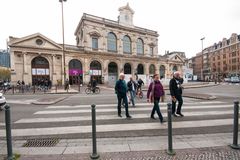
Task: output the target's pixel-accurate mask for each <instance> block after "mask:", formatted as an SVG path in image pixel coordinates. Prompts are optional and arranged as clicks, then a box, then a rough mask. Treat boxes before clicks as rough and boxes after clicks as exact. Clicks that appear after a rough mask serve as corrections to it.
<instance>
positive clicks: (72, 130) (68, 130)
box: [0, 119, 233, 137]
mask: <svg viewBox="0 0 240 160" xmlns="http://www.w3.org/2000/svg"><path fill="white" fill-rule="evenodd" d="M232 121H233V120H232V119H217V120H201V121H181V122H173V123H172V125H173V128H196V127H210V126H222V125H231V124H232V123H233V122H232ZM151 129H167V124H166V123H165V124H160V123H157V122H156V123H129V124H109V125H97V132H111V131H133V130H135V131H136V130H151ZM91 132H92V126H91V125H90V126H71V127H51V128H30V129H12V135H13V136H14V137H15V136H40V135H59V134H79V133H91ZM5 136H6V131H5V130H0V137H5Z"/></svg>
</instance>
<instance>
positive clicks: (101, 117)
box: [15, 111, 233, 124]
mask: <svg viewBox="0 0 240 160" xmlns="http://www.w3.org/2000/svg"><path fill="white" fill-rule="evenodd" d="M226 114H233V111H203V112H184V116H185V117H188V116H204V115H205V116H206V115H209V116H210V115H226ZM132 116H133V118H134V119H135V118H149V117H150V112H149V113H145V114H133V115H132ZM163 117H167V113H163ZM96 119H97V120H116V119H121V118H119V117H118V116H116V115H97V117H96ZM85 120H87V121H90V120H91V117H90V116H81V117H80V116H78V117H58V118H28V119H27V118H26V119H20V120H18V121H16V122H15V123H17V124H18V123H46V122H74V121H76V122H78V121H85Z"/></svg>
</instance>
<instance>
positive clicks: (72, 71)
mask: <svg viewBox="0 0 240 160" xmlns="http://www.w3.org/2000/svg"><path fill="white" fill-rule="evenodd" d="M82 74H83V70H81V69H69V75H70V76H78V75H82Z"/></svg>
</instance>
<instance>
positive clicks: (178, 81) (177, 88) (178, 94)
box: [169, 72, 184, 117]
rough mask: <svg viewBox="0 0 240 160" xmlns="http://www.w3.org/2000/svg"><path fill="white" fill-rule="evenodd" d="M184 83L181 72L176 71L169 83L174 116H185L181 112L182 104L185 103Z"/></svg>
mask: <svg viewBox="0 0 240 160" xmlns="http://www.w3.org/2000/svg"><path fill="white" fill-rule="evenodd" d="M182 83H183V78H181V77H180V73H179V72H174V74H173V78H172V79H171V80H170V83H169V90H170V94H171V96H172V115H173V116H174V117H177V115H180V116H181V117H183V116H184V115H183V114H182V112H181V109H182V104H183V99H182V90H183V87H182ZM177 101H178V107H177V112H176V113H175V111H176V102H177ZM176 114H177V115H176Z"/></svg>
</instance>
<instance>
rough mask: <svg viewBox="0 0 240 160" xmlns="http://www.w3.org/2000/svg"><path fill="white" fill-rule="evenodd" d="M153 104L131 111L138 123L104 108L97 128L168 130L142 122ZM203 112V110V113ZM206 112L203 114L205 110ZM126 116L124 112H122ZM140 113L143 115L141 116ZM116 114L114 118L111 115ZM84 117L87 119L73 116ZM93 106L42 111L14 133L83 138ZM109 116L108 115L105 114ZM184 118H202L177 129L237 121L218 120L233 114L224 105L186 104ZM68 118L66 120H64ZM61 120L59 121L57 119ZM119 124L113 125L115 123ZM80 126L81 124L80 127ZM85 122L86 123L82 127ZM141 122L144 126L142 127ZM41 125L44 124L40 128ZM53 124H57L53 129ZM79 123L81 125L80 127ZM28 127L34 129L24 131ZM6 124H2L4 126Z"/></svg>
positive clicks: (178, 124) (22, 121) (100, 108)
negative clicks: (66, 124)
mask: <svg viewBox="0 0 240 160" xmlns="http://www.w3.org/2000/svg"><path fill="white" fill-rule="evenodd" d="M152 105H153V104H149V103H139V104H137V107H135V108H132V107H130V108H129V111H130V113H131V115H132V116H133V119H134V120H135V121H133V122H131V120H129V121H128V120H126V121H127V122H128V123H126V121H125V120H124V118H120V117H118V116H117V108H116V104H102V105H97V106H96V112H97V113H101V114H99V115H98V114H97V117H96V119H97V121H98V122H101V121H103V120H104V123H100V124H98V125H97V132H104V133H108V134H111V132H115V131H139V130H155V129H167V123H165V124H162V125H161V124H160V123H159V121H154V122H153V121H151V120H149V122H146V121H144V122H141V119H146V120H147V119H149V118H150V113H151V109H152ZM160 106H161V111H162V113H163V116H164V117H167V107H166V103H163V104H161V105H160ZM199 109H200V110H199ZM202 109H203V110H202ZM122 110H123V112H124V109H122ZM138 111H141V112H140V113H139V112H138ZM111 112H113V114H111ZM73 113H74V114H79V113H83V115H79V116H78V115H74V116H72V114H73ZM90 113H91V107H90V105H77V106H48V107H46V108H44V109H43V110H42V111H37V112H35V113H34V114H33V117H32V118H25V119H20V120H18V121H16V122H14V124H13V126H14V125H15V126H16V125H21V126H22V127H21V128H14V127H13V129H12V135H13V137H18V136H19V137H22V136H49V135H65V134H83V133H91V130H92V126H91V124H89V123H87V124H84V123H83V122H84V121H85V122H91V114H90ZM105 113H106V114H105ZM183 113H184V115H185V117H184V118H188V117H189V118H191V117H198V119H196V120H195V119H194V120H187V119H184V118H182V120H181V121H173V128H175V129H179V128H197V127H213V126H214V127H217V126H223V125H232V123H233V120H232V118H230V117H226V118H222V117H220V118H218V117H217V116H225V115H232V114H233V104H229V103H224V102H221V101H201V102H185V103H184V106H183ZM62 114H64V116H61V115H62ZM56 116H59V117H56ZM203 116H205V117H206V116H207V117H211V119H204V118H201V117H203ZM113 120H114V121H115V123H112V121H113ZM62 122H75V125H72V126H71V125H68V126H63V125H62ZM77 122H79V123H77ZM80 122H82V123H80ZM139 122H140V123H139ZM40 123H42V124H44V125H41V127H38V125H40ZM49 123H52V124H54V126H53V127H52V126H51V125H49ZM76 123H77V125H76ZM24 124H26V126H27V125H31V126H33V127H31V128H30V127H23V126H25V125H24ZM3 125H4V124H1V123H0V126H3ZM5 134H6V133H5V130H4V129H0V137H4V136H5Z"/></svg>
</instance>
